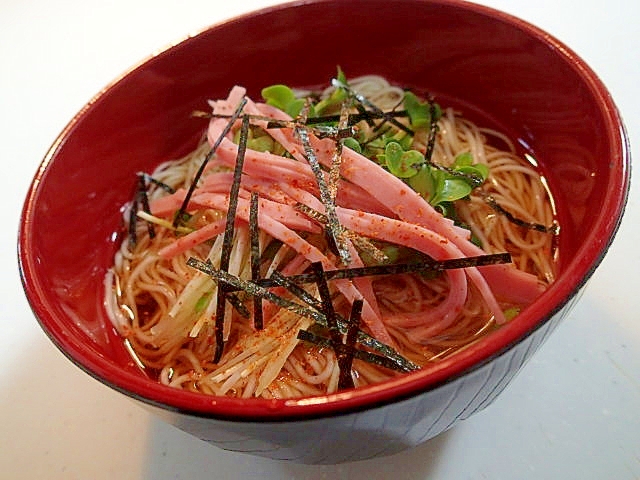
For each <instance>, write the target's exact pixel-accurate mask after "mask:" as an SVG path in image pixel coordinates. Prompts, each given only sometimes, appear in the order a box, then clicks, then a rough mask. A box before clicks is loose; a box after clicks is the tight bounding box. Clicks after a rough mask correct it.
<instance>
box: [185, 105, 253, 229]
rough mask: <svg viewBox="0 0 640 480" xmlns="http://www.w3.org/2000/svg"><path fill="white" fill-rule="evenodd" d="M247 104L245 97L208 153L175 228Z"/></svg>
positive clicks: (186, 196)
mask: <svg viewBox="0 0 640 480" xmlns="http://www.w3.org/2000/svg"><path fill="white" fill-rule="evenodd" d="M246 104H247V98H246V97H243V98H242V100H241V101H240V103H239V104H238V106H237V107H236V109H235V111H234V112H233V115H231V117H230V118H229V122H228V123H227V125H226V126H225V127H224V129H223V131H222V133H221V134H220V136H219V137H218V138H217V139H216V141H215V143H214V144H213V146H212V147H211V148H210V149H209V152H207V155H206V156H205V158H204V160H203V161H202V164H201V165H200V168H198V171H197V172H196V174H195V177H194V178H193V182H191V185H190V186H189V190H187V194H186V195H185V197H184V201H183V202H182V205H181V206H180V208H179V209H178V211H177V212H176V215H175V217H174V219H173V226H174V227H177V226H178V225H179V224H180V223H181V222H182V220H183V218H184V215H185V213H186V211H187V207H188V206H189V201H190V200H191V196H192V195H193V192H194V191H195V189H196V186H197V185H198V182H199V181H200V177H201V176H202V174H203V173H204V169H205V168H206V166H207V164H208V163H209V161H210V160H211V159H212V158H213V156H214V155H215V153H216V150H218V147H219V146H220V144H221V143H222V140H223V139H224V138H225V137H226V136H227V134H228V133H229V132H230V131H231V128H233V124H234V123H235V122H236V120H237V119H238V118H239V117H240V115H241V114H242V110H243V109H244V106H245V105H246Z"/></svg>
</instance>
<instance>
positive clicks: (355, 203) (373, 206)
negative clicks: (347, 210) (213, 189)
mask: <svg viewBox="0 0 640 480" xmlns="http://www.w3.org/2000/svg"><path fill="white" fill-rule="evenodd" d="M232 110H233V107H232V104H231V103H229V104H228V105H227V104H225V111H232ZM245 112H247V113H249V114H252V115H258V116H265V117H269V118H274V119H277V120H291V117H289V116H288V115H286V114H285V113H283V112H281V111H280V110H278V109H276V108H274V107H271V106H269V105H265V104H255V103H253V102H252V101H251V100H248V101H247V104H246V106H245ZM254 123H255V124H256V125H259V126H262V127H263V128H266V125H267V122H266V121H261V120H257V121H255V122H254ZM225 126H226V122H225V121H224V119H214V120H212V121H211V122H210V124H209V129H208V132H207V138H208V139H209V143H213V142H215V140H216V139H217V138H218V137H219V135H220V133H221V132H222V130H223V129H224V127H225ZM267 133H269V135H271V136H272V138H273V139H274V140H276V141H278V142H280V143H282V144H283V145H285V147H286V148H287V149H288V150H289V152H290V153H292V154H293V155H294V156H295V157H296V159H297V160H298V161H297V162H296V161H293V160H291V159H288V158H284V157H281V156H279V155H274V154H272V153H269V152H256V151H254V150H250V149H248V150H247V153H246V154H245V160H244V162H245V163H244V168H243V172H244V173H246V174H248V175H251V176H252V177H261V178H265V179H270V180H273V181H276V182H281V181H283V180H286V181H287V182H290V183H293V184H300V185H306V188H307V189H309V190H311V189H313V190H316V189H317V182H316V179H315V176H314V174H313V172H312V171H311V167H309V165H308V163H307V162H306V160H305V158H304V156H303V155H302V153H301V151H300V147H299V146H298V145H297V144H292V143H291V142H290V141H289V140H288V139H287V136H286V135H285V133H284V131H283V130H282V129H278V128H270V129H268V130H267ZM237 153H238V146H237V145H235V144H234V143H233V142H231V141H230V140H229V141H226V140H225V141H223V143H222V144H221V145H220V147H219V148H218V152H217V161H218V162H220V163H221V164H223V165H225V166H227V167H230V168H232V167H233V166H234V165H235V161H236V157H237ZM337 204H338V205H344V206H349V207H351V208H357V209H359V210H365V211H368V212H374V213H379V214H381V215H388V216H390V215H393V212H391V210H389V208H387V207H386V206H384V205H383V204H381V203H380V202H379V201H378V200H376V198H374V197H373V196H372V195H371V194H370V193H369V192H367V191H366V190H364V189H362V188H361V187H359V186H358V185H354V184H352V183H349V182H347V181H344V180H343V181H341V183H340V185H339V188H338V198H337Z"/></svg>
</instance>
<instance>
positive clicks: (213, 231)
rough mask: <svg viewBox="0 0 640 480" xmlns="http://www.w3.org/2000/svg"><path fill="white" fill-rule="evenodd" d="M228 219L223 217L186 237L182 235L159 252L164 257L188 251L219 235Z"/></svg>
mask: <svg viewBox="0 0 640 480" xmlns="http://www.w3.org/2000/svg"><path fill="white" fill-rule="evenodd" d="M225 223H226V219H224V218H221V219H220V220H216V221H215V222H211V223H209V224H208V225H205V226H204V227H202V228H199V229H198V230H196V231H195V232H191V233H189V234H187V235H185V236H184V237H180V238H179V239H177V240H176V241H175V242H172V243H170V244H169V245H167V246H166V247H163V248H162V249H160V251H159V252H158V255H160V256H161V257H162V258H172V257H175V256H176V255H180V254H181V253H184V252H186V251H187V250H189V249H191V248H193V247H195V246H197V245H200V244H201V243H204V242H206V241H207V240H209V239H211V238H213V237H217V236H218V235H220V234H221V233H222V232H224V226H225Z"/></svg>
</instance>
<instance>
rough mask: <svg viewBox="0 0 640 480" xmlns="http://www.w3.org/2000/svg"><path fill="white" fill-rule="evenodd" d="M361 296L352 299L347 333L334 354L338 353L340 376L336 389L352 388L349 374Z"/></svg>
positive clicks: (360, 310)
mask: <svg viewBox="0 0 640 480" xmlns="http://www.w3.org/2000/svg"><path fill="white" fill-rule="evenodd" d="M362 304H363V301H362V299H361V298H358V299H356V300H354V302H353V304H352V305H351V315H350V316H349V324H348V326H347V335H346V336H345V340H344V343H343V344H341V345H340V348H339V349H338V351H336V354H337V355H338V368H339V369H340V376H339V377H338V390H346V389H348V388H354V386H355V385H354V384H353V377H352V376H351V367H352V366H353V356H354V353H355V344H356V338H357V336H358V330H359V329H360V316H361V315H362Z"/></svg>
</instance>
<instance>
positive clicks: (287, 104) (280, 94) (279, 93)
mask: <svg viewBox="0 0 640 480" xmlns="http://www.w3.org/2000/svg"><path fill="white" fill-rule="evenodd" d="M261 93H262V98H264V99H265V101H266V102H267V104H268V105H272V106H274V107H276V108H279V109H280V110H282V111H283V112H286V113H287V114H289V115H290V116H291V117H293V118H295V117H297V116H298V115H299V114H300V111H301V110H302V107H303V106H304V99H302V98H296V95H295V93H293V90H291V89H290V88H289V87H287V86H286V85H271V86H269V87H265V88H263V89H262V92H261Z"/></svg>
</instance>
